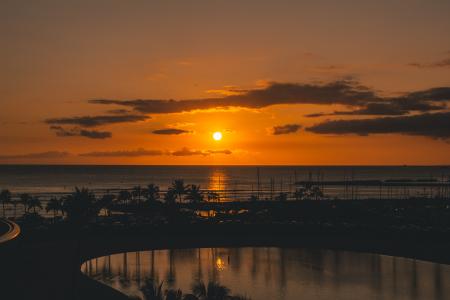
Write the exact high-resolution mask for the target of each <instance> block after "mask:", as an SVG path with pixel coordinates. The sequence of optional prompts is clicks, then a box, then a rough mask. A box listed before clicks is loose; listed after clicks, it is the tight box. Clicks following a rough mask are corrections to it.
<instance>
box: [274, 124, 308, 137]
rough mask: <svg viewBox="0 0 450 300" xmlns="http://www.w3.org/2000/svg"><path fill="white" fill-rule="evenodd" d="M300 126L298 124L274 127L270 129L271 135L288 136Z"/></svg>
mask: <svg viewBox="0 0 450 300" xmlns="http://www.w3.org/2000/svg"><path fill="white" fill-rule="evenodd" d="M301 127H302V126H300V125H299V124H286V125H281V126H274V127H273V128H272V133H273V135H281V134H289V133H295V132H297V131H298V130H299V129H300V128H301Z"/></svg>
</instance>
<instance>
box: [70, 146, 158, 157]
mask: <svg viewBox="0 0 450 300" xmlns="http://www.w3.org/2000/svg"><path fill="white" fill-rule="evenodd" d="M164 154H166V152H165V151H161V150H146V149H143V148H139V149H136V150H119V151H94V152H87V153H81V154H79V156H88V157H139V156H159V155H164Z"/></svg>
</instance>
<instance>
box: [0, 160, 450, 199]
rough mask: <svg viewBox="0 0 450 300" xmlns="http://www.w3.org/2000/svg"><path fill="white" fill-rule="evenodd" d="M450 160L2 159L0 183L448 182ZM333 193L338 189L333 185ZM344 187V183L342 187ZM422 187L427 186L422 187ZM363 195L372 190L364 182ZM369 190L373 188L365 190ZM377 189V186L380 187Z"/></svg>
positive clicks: (35, 186)
mask: <svg viewBox="0 0 450 300" xmlns="http://www.w3.org/2000/svg"><path fill="white" fill-rule="evenodd" d="M449 176H450V167H449V166H92V165H90V166H85V165H83V166H82V165H66V166H63V165H2V166H0V189H9V190H10V191H11V192H12V193H13V194H19V193H29V194H32V195H42V196H48V195H57V194H66V193H70V192H71V191H73V189H74V187H85V188H89V189H91V190H93V191H95V192H99V193H104V192H113V191H116V190H120V189H131V188H133V187H134V186H138V185H140V186H142V187H145V186H146V185H148V184H150V183H153V184H156V185H158V186H159V187H160V189H161V190H162V191H164V190H167V188H168V186H169V185H170V184H171V182H172V181H173V180H174V179H183V180H184V182H185V183H186V184H196V185H200V186H201V188H202V189H205V190H214V191H224V192H228V193H229V194H232V192H233V191H246V192H252V191H253V192H256V191H257V190H258V189H259V190H261V191H268V190H271V191H272V192H273V193H278V192H280V191H283V192H293V191H294V190H295V182H298V181H305V180H313V181H343V180H346V181H350V180H352V181H357V180H419V181H444V182H448V180H449V178H450V177H449ZM328 189H330V190H329V191H325V192H328V193H331V195H332V196H337V195H339V191H337V190H336V188H335V190H332V187H329V188H328ZM338 190H339V189H338ZM419 191H423V189H420V190H419ZM358 193H359V196H360V197H365V196H370V191H369V190H367V191H365V190H364V188H363V187H360V188H359V190H358ZM365 193H369V194H367V195H365ZM377 193H378V190H377Z"/></svg>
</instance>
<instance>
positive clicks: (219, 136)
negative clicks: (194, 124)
mask: <svg viewBox="0 0 450 300" xmlns="http://www.w3.org/2000/svg"><path fill="white" fill-rule="evenodd" d="M212 137H213V139H214V140H215V141H220V140H221V139H222V132H220V131H216V132H214V133H213V135H212Z"/></svg>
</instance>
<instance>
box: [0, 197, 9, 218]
mask: <svg viewBox="0 0 450 300" xmlns="http://www.w3.org/2000/svg"><path fill="white" fill-rule="evenodd" d="M0 202H2V205H3V218H4V217H5V215H6V210H5V205H6V204H7V203H11V192H10V191H9V190H2V191H1V192H0Z"/></svg>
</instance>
